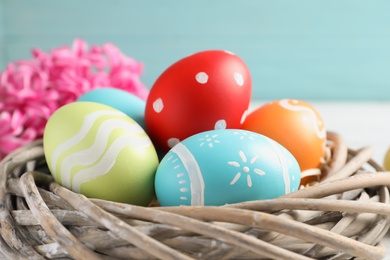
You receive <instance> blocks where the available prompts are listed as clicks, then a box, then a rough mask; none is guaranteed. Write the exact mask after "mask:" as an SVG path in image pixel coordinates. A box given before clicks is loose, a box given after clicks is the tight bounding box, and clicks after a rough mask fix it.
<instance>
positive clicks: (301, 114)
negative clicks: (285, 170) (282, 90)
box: [242, 99, 326, 184]
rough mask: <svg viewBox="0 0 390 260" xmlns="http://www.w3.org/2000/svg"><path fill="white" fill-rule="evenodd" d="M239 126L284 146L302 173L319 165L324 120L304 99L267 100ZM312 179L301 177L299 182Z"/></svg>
mask: <svg viewBox="0 0 390 260" xmlns="http://www.w3.org/2000/svg"><path fill="white" fill-rule="evenodd" d="M242 128H243V129H246V130H249V131H253V132H257V133H260V134H263V135H265V136H268V137H269V138H271V139H273V140H275V141H277V142H278V143H280V144H281V145H283V146H284V147H285V148H287V150H289V151H290V152H291V153H292V154H293V155H294V157H295V158H296V159H297V161H298V163H299V166H300V168H301V172H304V171H306V170H309V169H313V168H318V167H319V166H320V163H321V159H322V158H323V157H324V154H325V142H326V130H325V125H324V121H323V119H322V117H321V115H320V114H319V113H318V111H317V110H316V109H315V108H314V107H313V106H311V105H310V104H308V103H306V102H304V101H301V100H295V99H281V100H276V101H273V102H270V103H267V104H265V105H263V106H261V107H259V108H257V109H256V110H254V111H253V112H251V113H250V114H249V115H248V116H247V118H246V119H245V121H244V123H243V125H242ZM307 172H308V171H307ZM302 177H304V176H302ZM311 180H313V179H312V178H303V180H302V182H301V184H306V183H307V182H308V181H311Z"/></svg>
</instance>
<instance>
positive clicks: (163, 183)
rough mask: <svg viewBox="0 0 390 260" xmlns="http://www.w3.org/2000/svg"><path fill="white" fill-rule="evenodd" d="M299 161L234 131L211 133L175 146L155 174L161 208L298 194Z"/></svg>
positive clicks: (269, 141)
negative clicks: (291, 193)
mask: <svg viewBox="0 0 390 260" xmlns="http://www.w3.org/2000/svg"><path fill="white" fill-rule="evenodd" d="M299 182H300V169H299V165H298V162H297V161H296V159H295V158H294V157H293V156H292V155H291V153H290V152H289V151H288V150H287V149H285V148H284V147H283V146H281V145H280V144H278V143H277V142H275V141H273V140H272V139H270V138H268V137H266V136H264V135H260V134H257V133H254V132H250V131H245V130H236V129H223V130H210V131H205V132H202V133H199V134H196V135H193V136H191V137H189V138H187V139H185V140H183V141H182V142H180V143H178V144H177V145H175V146H174V147H173V148H172V149H171V150H170V151H169V152H168V153H167V154H166V155H165V156H164V158H163V159H162V161H161V162H160V165H159V167H158V169H157V172H156V178H155V190H156V195H157V199H158V201H159V202H160V204H161V205H162V206H178V205H192V206H203V205H224V204H230V203H237V202H243V201H250V200H261V199H272V198H275V197H279V196H281V195H284V194H287V193H290V192H294V191H296V190H297V189H298V187H299Z"/></svg>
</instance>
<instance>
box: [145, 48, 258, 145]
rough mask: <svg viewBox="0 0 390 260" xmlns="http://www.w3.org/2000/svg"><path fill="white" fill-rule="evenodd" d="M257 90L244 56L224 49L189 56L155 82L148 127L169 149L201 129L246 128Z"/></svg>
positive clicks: (147, 114)
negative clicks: (245, 121) (254, 90)
mask: <svg viewBox="0 0 390 260" xmlns="http://www.w3.org/2000/svg"><path fill="white" fill-rule="evenodd" d="M251 90H252V81H251V77H250V73H249V70H248V67H247V66H246V64H245V63H244V61H243V60H242V59H241V58H240V57H239V56H237V55H235V54H233V53H231V52H227V51H222V50H208V51H202V52H198V53H195V54H192V55H190V56H187V57H185V58H183V59H181V60H179V61H177V62H176V63H174V64H172V65H171V66H170V67H168V68H167V69H166V70H165V71H164V72H163V73H162V74H161V75H160V76H159V77H158V79H157V80H156V82H155V83H154V85H153V86H152V88H151V90H150V93H149V96H148V99H147V101H146V109H145V124H146V129H147V132H148V134H149V136H150V137H151V139H152V140H153V142H154V144H155V145H156V147H157V148H158V149H160V150H162V151H165V152H166V151H168V150H169V148H172V147H173V146H174V145H176V144H177V143H178V142H180V141H182V140H184V139H185V138H187V137H189V136H191V135H194V134H197V133H199V132H203V131H207V130H216V129H226V128H240V127H241V125H242V123H243V122H244V120H245V117H246V114H247V111H248V107H249V102H250V99H251Z"/></svg>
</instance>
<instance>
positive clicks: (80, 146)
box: [43, 102, 158, 205]
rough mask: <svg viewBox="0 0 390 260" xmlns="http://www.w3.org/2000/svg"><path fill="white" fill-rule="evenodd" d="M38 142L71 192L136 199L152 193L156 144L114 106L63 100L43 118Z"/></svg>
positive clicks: (142, 201) (146, 199)
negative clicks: (43, 130)
mask: <svg viewBox="0 0 390 260" xmlns="http://www.w3.org/2000/svg"><path fill="white" fill-rule="evenodd" d="M43 145H44V152H45V158H46V162H47V164H48V167H49V169H50V172H51V174H52V175H53V177H54V178H55V180H56V181H57V182H58V183H59V184H61V185H63V186H64V187H66V188H68V189H70V190H73V191H74V192H77V193H82V194H84V195H85V196H87V197H90V198H99V199H105V200H110V201H116V202H123V203H130V204H135V205H147V204H148V203H149V202H150V201H151V200H152V198H153V196H154V176H155V172H156V169H157V166H158V157H157V153H156V150H155V148H154V146H153V144H152V142H151V140H150V138H149V137H148V135H147V134H146V133H145V131H144V130H143V128H142V127H141V126H139V125H138V124H137V123H136V122H135V121H134V120H133V119H131V118H130V117H128V116H127V115H126V114H124V113H123V112H121V111H119V110H116V109H114V108H112V107H109V106H106V105H103V104H98V103H93V102H75V103H70V104H68V105H65V106H63V107H61V108H59V109H58V110H57V111H55V112H54V114H53V115H52V116H51V117H50V119H49V120H48V122H47V125H46V127H45V132H44V139H43Z"/></svg>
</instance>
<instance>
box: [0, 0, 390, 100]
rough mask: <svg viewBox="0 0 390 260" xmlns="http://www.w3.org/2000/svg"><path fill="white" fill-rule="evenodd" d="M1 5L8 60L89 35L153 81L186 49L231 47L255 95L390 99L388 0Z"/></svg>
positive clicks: (3, 57) (68, 0) (1, 57)
mask: <svg viewBox="0 0 390 260" xmlns="http://www.w3.org/2000/svg"><path fill="white" fill-rule="evenodd" d="M0 8H1V10H0V21H2V23H0V67H1V68H4V66H5V64H6V63H7V62H9V61H13V60H17V59H21V58H29V57H30V54H29V51H30V49H31V47H39V48H41V49H44V50H49V49H50V48H53V47H57V46H60V45H63V44H71V42H72V41H73V39H74V38H75V37H81V38H84V39H86V40H88V41H89V42H90V43H91V44H102V43H104V42H113V43H114V44H116V45H118V46H119V47H120V48H121V50H122V51H123V52H124V53H126V54H127V55H129V56H132V57H134V58H136V59H137V60H140V61H143V62H144V64H145V73H144V76H143V78H142V80H143V81H144V83H145V84H146V85H147V86H149V87H150V86H151V85H152V84H153V82H154V80H155V79H156V78H157V77H158V75H159V74H160V73H161V72H162V71H163V70H164V69H165V68H166V67H167V66H169V65H170V64H172V63H173V62H175V61H176V60H178V59H180V58H181V57H183V56H186V55H188V54H190V53H193V52H196V51H200V50H204V49H227V50H230V51H232V52H235V53H236V54H238V55H239V56H241V57H242V58H243V59H244V61H246V63H247V65H248V67H249V69H250V70H251V74H252V78H253V88H254V91H253V98H254V99H277V98H284V97H294V98H301V99H338V100H344V99H354V100H356V99H360V100H362V99H363V100H367V99H373V100H390V1H388V0H376V1H373V0H366V1H363V0H326V1H325V0H323V1H315V0H297V1H291V0H243V1H238V0H236V1H233V0H214V1H211V0H198V1H179V0H178V1H174V0H169V1H161V0H154V1H153V0H143V1H141V0H140V1H134V0H127V1H126V0H110V1H109V0H83V1H80V0H26V1H22V0H0ZM2 34H3V37H2V36H1V35H2ZM2 38H3V39H2Z"/></svg>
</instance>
